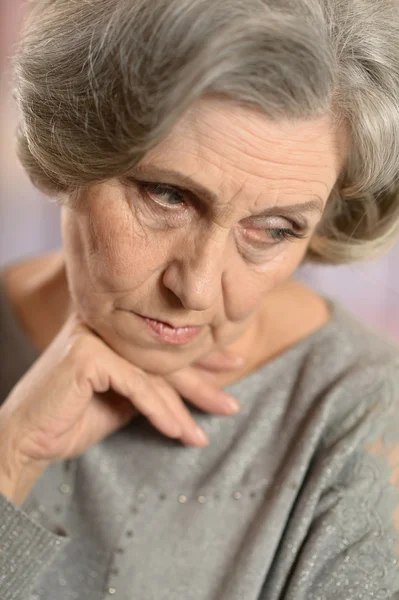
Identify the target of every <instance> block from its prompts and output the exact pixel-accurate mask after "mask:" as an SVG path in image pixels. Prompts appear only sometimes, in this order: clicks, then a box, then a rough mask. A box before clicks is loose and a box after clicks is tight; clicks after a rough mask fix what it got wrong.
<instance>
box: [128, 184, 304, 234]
mask: <svg viewBox="0 0 399 600" xmlns="http://www.w3.org/2000/svg"><path fill="white" fill-rule="evenodd" d="M135 184H136V185H137V186H138V187H139V188H140V189H141V190H143V191H144V192H146V193H148V191H150V190H151V191H152V194H153V195H158V196H162V195H165V193H166V194H167V193H169V194H172V193H177V194H179V195H180V196H181V197H182V203H183V202H184V200H183V198H184V191H183V190H180V189H179V188H176V187H172V186H169V185H165V184H162V183H147V182H143V181H137V180H135ZM159 206H160V208H161V209H162V210H166V211H170V208H168V206H167V205H162V204H159ZM170 206H179V204H175V205H172V204H171V205H170ZM172 210H173V209H172ZM264 231H268V232H269V233H270V235H271V237H272V239H273V240H275V241H276V243H281V242H284V241H286V240H292V239H293V238H294V239H299V240H303V239H305V238H306V235H305V234H303V233H296V232H295V231H293V230H292V229H284V228H280V229H276V228H275V229H265V230H264Z"/></svg>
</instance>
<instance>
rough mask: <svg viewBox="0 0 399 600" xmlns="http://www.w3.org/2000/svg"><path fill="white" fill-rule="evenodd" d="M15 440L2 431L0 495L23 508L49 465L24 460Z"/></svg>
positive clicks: (0, 435) (0, 436)
mask: <svg viewBox="0 0 399 600" xmlns="http://www.w3.org/2000/svg"><path fill="white" fill-rule="evenodd" d="M0 430H1V428H0ZM13 440H15V436H12V435H11V434H10V432H9V431H8V432H7V433H6V432H5V431H4V430H1V434H0V493H1V494H3V495H4V496H5V497H6V498H7V499H8V500H9V501H11V502H13V503H14V504H17V505H18V506H21V505H22V504H23V503H24V501H25V500H26V498H27V497H28V496H29V493H30V492H31V490H32V488H33V487H34V485H35V483H36V482H37V481H38V480H39V479H40V477H41V475H42V474H43V472H44V471H45V470H46V468H47V467H48V466H49V463H47V462H46V463H45V462H44V461H37V462H35V461H32V460H28V459H24V458H23V456H22V455H21V454H20V452H19V451H18V448H17V446H16V444H15V442H14V441H13Z"/></svg>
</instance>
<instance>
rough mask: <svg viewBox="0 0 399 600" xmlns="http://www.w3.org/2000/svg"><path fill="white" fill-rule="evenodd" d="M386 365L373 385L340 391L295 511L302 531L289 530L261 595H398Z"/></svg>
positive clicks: (284, 598) (390, 377)
mask: <svg viewBox="0 0 399 600" xmlns="http://www.w3.org/2000/svg"><path fill="white" fill-rule="evenodd" d="M383 371H384V373H383V376H381V373H380V374H379V375H378V376H377V375H376V378H375V382H374V385H373V386H372V389H370V388H369V389H368V390H367V391H365V390H363V391H362V390H361V389H360V390H358V393H357V394H356V393H355V391H354V389H353V388H354V386H352V389H351V390H350V393H351V398H349V396H348V392H349V390H344V393H343V394H342V400H343V403H342V404H341V406H345V403H346V407H347V408H346V409H345V411H344V412H346V414H344V415H341V417H342V418H340V419H339V420H337V422H336V424H335V425H333V426H332V427H331V428H330V429H329V431H327V432H326V435H325V437H324V439H323V443H322V447H321V449H320V450H319V452H318V453H317V456H315V459H314V461H313V464H312V465H311V468H310V473H309V474H308V479H307V483H306V493H304V494H303V495H302V498H301V500H300V501H299V503H298V505H297V506H296V507H295V510H294V515H293V517H292V518H293V519H294V520H295V521H296V523H298V522H299V521H300V520H301V522H302V523H303V525H302V535H301V537H300V539H299V540H298V538H296V540H295V541H293V540H291V539H290V532H289V531H288V532H287V536H286V538H285V540H284V543H283V544H282V548H281V549H280V551H281V555H282V556H281V558H282V560H281V562H280V564H284V565H286V566H287V565H289V566H288V568H286V569H282V570H281V571H280V572H278V571H277V572H274V573H273V577H272V580H271V581H269V583H268V585H267V586H266V587H267V589H264V590H263V594H264V595H262V596H261V600H265V599H266V598H269V597H275V595H273V594H275V592H276V590H279V593H278V598H279V599H281V600H366V599H368V598H370V599H371V598H379V599H381V600H382V599H390V600H399V365H394V366H392V365H391V366H390V367H389V368H388V367H387V368H386V369H384V370H383ZM359 387H360V388H361V385H360V386H359ZM288 529H289V528H288ZM291 542H292V543H291ZM290 553H291V556H292V559H291V560H290V558H289V554H290ZM271 592H273V593H271ZM269 594H271V595H269ZM276 597H277V596H276Z"/></svg>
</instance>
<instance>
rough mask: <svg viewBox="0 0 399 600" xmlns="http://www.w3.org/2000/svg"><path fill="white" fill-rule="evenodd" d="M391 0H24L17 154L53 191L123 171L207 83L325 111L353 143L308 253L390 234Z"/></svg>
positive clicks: (290, 113) (215, 90)
mask: <svg viewBox="0 0 399 600" xmlns="http://www.w3.org/2000/svg"><path fill="white" fill-rule="evenodd" d="M395 2H396V0H31V2H30V5H29V13H28V15H27V18H26V21H25V24H24V27H23V30H22V33H21V36H20V40H19V42H18V44H17V46H16V48H15V53H14V56H13V76H14V92H13V93H14V98H15V99H16V101H17V105H18V108H19V114H20V122H19V126H18V130H17V153H18V156H19V159H20V161H21V163H22V165H23V166H24V168H25V169H26V171H27V173H28V175H29V177H30V179H31V181H32V183H33V184H34V185H35V186H36V187H37V188H38V189H40V190H42V191H43V192H44V193H46V194H47V195H49V196H53V195H57V194H58V195H62V194H64V193H67V194H70V199H72V198H73V197H74V192H76V191H77V190H79V189H82V188H84V187H86V186H89V185H93V184H97V183H101V182H105V181H107V180H109V179H111V178H114V177H118V178H120V177H123V176H124V175H125V174H126V173H127V172H128V171H129V170H130V169H131V168H132V167H134V166H135V165H136V164H137V163H138V162H140V160H141V159H142V158H143V157H144V156H145V155H146V153H147V152H148V151H149V150H151V148H153V147H154V146H155V145H157V144H158V143H159V142H160V141H161V140H162V139H163V138H164V137H165V136H166V135H167V134H168V133H169V132H170V130H171V128H172V127H173V125H174V124H175V123H176V122H177V121H178V120H179V119H180V118H181V117H182V115H183V114H184V112H185V111H186V110H187V109H188V108H189V107H190V106H191V105H192V104H193V102H194V101H196V100H198V99H200V98H201V97H203V96H204V95H215V94H216V95H221V96H223V97H227V98H229V99H232V100H233V101H235V102H236V103H237V104H239V105H240V106H243V107H252V108H254V109H256V110H259V109H260V110H261V111H263V113H264V114H265V116H267V117H268V118H269V119H271V120H273V121H278V120H279V119H280V120H292V121H295V120H296V121H299V120H306V119H312V118H316V117H318V116H322V115H328V114H330V115H331V116H332V118H333V123H334V125H335V126H337V127H339V126H340V125H341V124H344V123H345V124H347V125H348V126H349V131H350V151H349V156H348V159H347V161H346V164H345V166H344V169H343V171H342V173H341V174H340V177H339V179H338V181H337V183H336V185H335V186H334V189H333V191H332V193H331V196H330V198H329V201H328V205H327V208H326V212H325V216H324V219H323V220H322V222H321V225H320V227H319V228H318V230H317V232H316V233H315V235H314V236H313V238H312V240H311V242H310V245H309V249H308V253H307V256H306V259H307V260H310V261H318V262H326V263H343V262H349V261H353V260H363V259H365V258H371V257H375V256H379V255H380V254H381V253H383V252H386V251H387V250H388V249H390V248H391V247H392V245H393V244H394V243H395V241H396V239H397V236H398V234H399V43H398V35H399V7H398V5H397V4H395Z"/></svg>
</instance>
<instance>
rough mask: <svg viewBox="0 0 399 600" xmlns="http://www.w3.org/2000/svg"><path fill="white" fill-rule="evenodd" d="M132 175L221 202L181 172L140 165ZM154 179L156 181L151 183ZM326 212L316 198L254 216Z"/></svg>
mask: <svg viewBox="0 0 399 600" xmlns="http://www.w3.org/2000/svg"><path fill="white" fill-rule="evenodd" d="M130 174H131V175H132V176H134V175H136V174H137V175H138V176H139V177H140V176H141V177H144V178H146V179H147V178H148V183H159V181H156V180H162V183H165V184H167V185H175V186H177V187H178V186H180V189H182V190H183V191H188V192H191V193H194V194H196V195H197V196H199V197H202V198H204V199H205V200H206V201H207V203H208V204H217V203H218V202H219V198H218V196H217V195H216V194H215V193H214V192H211V190H209V189H208V188H206V187H205V186H203V185H201V184H200V183H198V182H197V181H195V180H194V179H192V178H191V177H190V175H184V174H183V173H180V172H179V171H174V170H173V169H165V168H163V167H158V166H156V165H139V166H136V167H134V168H133V169H131V171H130ZM151 179H154V180H155V181H151ZM323 210H324V202H323V200H322V199H321V198H320V197H319V196H315V197H314V199H312V200H309V201H308V202H298V203H297V204H291V205H284V204H282V205H280V206H271V207H270V208H266V209H264V210H263V211H262V212H260V213H257V214H256V215H253V216H254V217H270V216H276V215H281V214H282V212H283V213H285V214H287V215H288V216H290V215H297V214H301V213H302V214H305V213H319V214H322V213H323Z"/></svg>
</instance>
